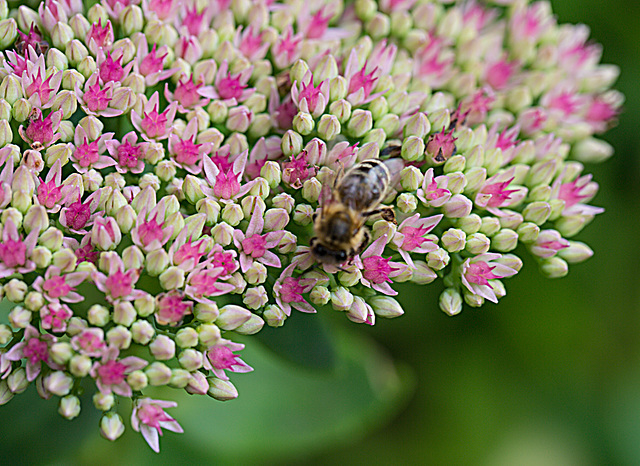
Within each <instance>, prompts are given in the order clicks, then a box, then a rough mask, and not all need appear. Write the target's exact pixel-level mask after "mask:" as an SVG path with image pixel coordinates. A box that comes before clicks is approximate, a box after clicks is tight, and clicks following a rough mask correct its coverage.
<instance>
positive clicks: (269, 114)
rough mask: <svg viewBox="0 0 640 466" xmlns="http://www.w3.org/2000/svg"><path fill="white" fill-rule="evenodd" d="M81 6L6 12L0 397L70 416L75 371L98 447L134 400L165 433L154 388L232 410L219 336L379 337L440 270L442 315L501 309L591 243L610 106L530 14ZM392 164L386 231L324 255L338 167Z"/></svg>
mask: <svg viewBox="0 0 640 466" xmlns="http://www.w3.org/2000/svg"><path fill="white" fill-rule="evenodd" d="M89 3H91V4H93V3H95V2H84V3H83V2H81V1H79V0H77V1H76V0H73V1H67V2H61V3H57V2H55V1H52V2H50V1H47V2H42V4H41V5H40V6H39V8H38V9H37V11H36V10H32V9H30V8H28V7H27V6H24V5H23V6H21V7H20V8H19V9H18V10H16V11H11V12H9V14H8V18H9V19H6V20H4V21H2V22H1V24H2V25H4V27H5V33H4V34H2V40H0V98H1V101H2V105H0V238H1V241H0V296H3V297H4V299H7V300H8V301H9V302H10V304H11V306H12V308H11V310H10V311H9V313H8V316H6V317H7V319H6V321H7V322H8V323H9V325H4V324H3V325H2V326H0V327H1V328H0V343H1V345H2V348H0V378H1V380H0V387H1V388H2V393H4V394H5V396H3V398H2V400H3V402H5V401H8V400H9V399H10V398H11V397H12V396H13V395H14V394H17V393H20V392H22V391H24V390H25V389H26V387H27V385H28V384H29V383H32V382H35V383H36V384H37V386H38V387H40V388H41V390H40V393H41V394H42V396H45V397H52V396H54V397H57V398H59V401H58V402H59V412H60V413H61V415H62V416H64V417H66V418H68V419H71V418H74V417H76V416H77V415H78V414H79V411H80V408H81V407H80V404H79V401H78V400H79V398H78V396H79V395H80V393H79V390H80V388H79V387H80V386H87V384H86V383H82V384H80V383H76V382H78V379H83V378H88V379H91V381H92V383H93V386H94V387H95V394H94V396H93V400H94V405H95V406H96V408H97V409H99V410H101V411H104V415H103V418H102V421H101V423H100V430H101V433H102V435H103V436H105V437H106V438H108V439H110V440H115V439H117V438H118V437H119V436H120V435H121V434H122V432H123V431H124V429H125V425H124V422H123V419H122V417H121V416H120V415H119V414H118V413H117V406H118V405H119V404H121V403H119V402H118V401H119V399H120V398H132V399H133V406H134V409H133V414H132V417H131V422H130V424H131V426H132V427H133V428H134V430H136V431H139V432H141V434H142V435H143V437H144V439H145V440H146V441H147V443H148V444H149V445H150V447H151V448H152V449H153V450H154V451H156V452H157V451H158V450H159V437H160V436H161V435H162V433H163V430H170V431H172V432H178V433H179V432H182V428H181V427H180V425H179V424H178V422H177V421H176V420H175V419H173V418H172V417H171V416H170V415H169V414H167V413H166V412H165V409H168V408H173V407H175V406H176V403H175V402H172V401H163V400H154V399H151V398H148V397H147V396H146V394H145V392H146V390H147V387H148V386H162V385H168V386H171V387H173V388H175V389H184V390H186V391H187V392H188V393H191V394H198V395H207V394H209V395H210V396H212V397H213V398H216V399H218V400H228V399H232V398H235V397H237V396H238V392H237V390H236V388H235V386H234V385H233V383H232V382H231V379H234V378H235V377H238V376H239V374H237V373H246V372H250V371H252V370H253V368H252V367H251V366H250V365H249V363H250V362H251V361H248V362H245V361H244V360H243V359H242V350H243V349H244V344H241V343H238V342H235V341H234V339H235V338H236V337H235V335H236V334H242V335H251V334H254V333H257V332H259V331H260V329H261V328H262V327H263V325H264V324H265V322H266V324H267V325H269V326H273V327H280V326H282V325H283V324H284V323H285V321H286V319H287V318H288V317H289V316H290V315H291V313H292V312H303V313H308V314H311V313H315V312H317V311H318V310H319V308H320V307H323V306H324V307H326V308H328V307H332V308H333V309H335V310H337V311H341V312H344V314H345V316H346V317H347V318H348V319H349V320H350V321H352V322H356V323H367V324H369V325H373V324H374V323H375V321H376V316H377V317H379V318H382V317H385V318H392V317H397V316H400V315H402V314H403V313H404V311H403V309H402V307H401V305H400V303H399V302H398V301H396V299H395V298H393V296H396V295H397V294H398V291H397V289H396V284H397V283H401V282H412V283H414V284H415V286H421V285H427V284H429V283H432V282H434V281H438V280H439V279H442V281H443V282H444V283H445V285H446V289H445V291H444V292H443V293H442V295H441V296H440V299H439V306H440V308H441V309H442V310H443V311H444V312H446V313H447V314H449V315H455V314H458V313H459V312H461V311H462V310H463V308H464V307H465V305H468V306H481V305H483V304H484V303H485V302H486V301H491V302H493V303H496V302H497V301H498V300H499V298H501V297H502V296H504V295H505V293H506V288H505V284H503V279H505V278H508V277H511V276H513V275H515V274H517V273H518V271H519V270H520V268H521V267H522V264H523V259H522V258H520V257H518V256H516V255H515V254H513V253H512V251H514V250H516V248H517V246H518V245H519V244H520V243H524V244H525V246H526V248H521V249H518V250H522V251H524V252H527V253H529V254H530V256H532V257H529V258H528V260H530V259H532V258H533V259H535V260H536V262H537V263H538V264H539V266H540V269H541V271H542V273H543V274H545V275H547V276H549V277H552V278H554V277H560V276H563V275H565V274H566V273H567V271H568V266H569V264H570V263H577V262H581V261H583V260H585V259H587V258H588V257H590V256H591V255H592V254H593V251H592V250H591V249H590V248H589V246H587V245H586V244H584V243H581V242H579V241H575V240H574V239H573V237H574V236H575V235H577V234H578V233H579V232H580V231H581V230H582V228H584V227H585V226H586V225H587V224H588V223H590V222H591V221H592V220H593V219H594V217H595V216H596V215H598V214H600V213H602V212H603V209H602V208H600V207H597V206H594V205H592V202H593V199H594V197H595V196H596V194H597V191H598V184H597V183H596V182H595V181H594V180H593V179H592V176H591V175H590V174H589V173H586V172H585V167H584V165H583V164H584V163H586V162H595V161H602V160H605V159H607V158H608V157H609V156H611V155H612V152H613V150H612V148H611V147H610V146H609V145H608V144H607V143H606V142H604V141H602V140H600V139H598V138H599V136H600V135H601V134H602V133H603V132H604V131H605V130H606V129H608V128H610V127H611V126H612V125H613V124H614V123H615V120H616V118H617V115H618V113H619V112H620V108H621V105H622V103H623V100H624V98H623V96H622V95H621V94H620V93H618V92H617V91H615V90H612V89H610V87H611V85H612V84H613V82H614V81H615V78H616V77H617V74H618V71H617V69H616V68H615V67H611V66H604V65H600V64H599V63H598V61H599V58H600V55H599V53H600V49H599V48H598V47H595V46H593V45H591V44H590V43H589V42H587V34H585V31H586V29H585V28H584V27H582V26H571V25H562V26H560V25H558V24H557V23H556V19H555V18H554V17H553V16H552V14H551V12H550V11H549V8H548V6H547V5H546V4H545V3H543V2H537V3H532V4H529V2H527V1H526V0H521V1H517V2H506V1H500V2H497V1H496V2H487V3H478V2H444V1H443V2H440V3H441V5H433V4H431V3H429V2H414V1H405V2H394V1H381V2H370V1H365V2H356V3H355V5H354V7H353V8H345V6H344V5H343V4H342V2H341V1H333V0H329V1H326V2H321V4H319V5H305V6H304V8H302V9H300V8H298V7H299V5H298V4H297V3H296V2H271V1H266V0H259V1H257V2H254V4H255V5H252V8H254V7H255V11H252V12H251V13H248V12H247V8H248V6H247V4H246V2H244V3H243V2H241V1H239V2H236V1H234V0H231V1H224V2H222V1H221V2H218V4H217V6H216V7H215V8H214V7H210V6H204V7H203V5H204V3H206V2H204V3H203V2H196V1H195V0H186V1H182V2H180V1H177V0H167V1H155V0H152V1H143V2H142V3H141V4H140V2H137V1H132V2H119V1H112V0H102V1H99V2H98V3H97V4H95V5H93V6H91V7H89ZM436 17H437V18H438V21H436V20H435V19H436ZM12 18H16V19H15V20H14V19H12ZM549 76H552V77H553V79H548V77H549ZM390 153H391V154H396V155H390ZM390 156H393V157H396V158H397V163H395V166H397V167H398V170H397V172H398V173H397V176H394V179H393V181H392V183H391V186H389V190H388V193H387V196H386V199H384V204H385V205H387V206H390V208H393V209H394V211H395V215H396V217H397V222H396V223H393V222H390V221H388V220H387V218H388V216H386V217H384V218H381V217H380V216H373V217H371V221H370V222H368V224H369V225H368V226H367V229H368V230H370V237H371V239H370V240H369V242H368V243H367V244H363V245H362V246H363V247H362V248H361V250H360V253H359V254H356V255H355V256H354V257H353V258H351V259H350V260H348V261H345V262H344V263H343V264H340V265H339V266H338V267H336V266H332V265H322V264H316V263H315V262H314V259H313V256H311V254H310V247H309V243H310V239H311V237H313V236H314V227H313V225H314V218H315V215H316V214H321V210H319V208H320V207H321V206H322V205H324V203H325V202H330V200H328V199H329V198H331V195H330V194H331V187H332V186H333V185H334V180H335V179H336V177H338V176H340V175H341V174H343V173H344V172H345V171H346V170H348V169H349V168H351V167H353V166H354V165H355V164H357V163H358V162H361V161H363V160H366V159H371V158H388V157H390ZM307 318H315V317H314V316H308V317H307ZM142 347H147V348H142ZM141 355H144V357H142V356H141Z"/></svg>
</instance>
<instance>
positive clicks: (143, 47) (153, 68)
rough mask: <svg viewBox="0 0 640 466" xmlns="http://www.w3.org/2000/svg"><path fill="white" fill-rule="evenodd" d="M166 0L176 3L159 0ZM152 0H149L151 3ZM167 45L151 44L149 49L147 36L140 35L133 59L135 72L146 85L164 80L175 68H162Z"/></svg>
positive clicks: (172, 0)
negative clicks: (141, 77) (157, 46)
mask: <svg viewBox="0 0 640 466" xmlns="http://www.w3.org/2000/svg"><path fill="white" fill-rule="evenodd" d="M160 1H167V2H169V3H171V4H176V2H175V1H174V0H160ZM153 3H154V0H152V1H151V4H153ZM167 50H168V47H167V46H166V45H163V46H162V47H159V48H158V49H157V50H156V44H153V47H152V48H151V51H149V47H148V45H147V38H146V36H145V35H144V34H142V35H141V37H140V38H139V41H138V48H137V51H136V58H135V59H134V60H133V63H134V65H133V66H134V68H133V70H134V71H135V72H136V73H139V74H141V75H142V76H144V78H145V84H146V85H147V86H154V85H156V84H158V83H159V82H160V81H164V80H166V79H168V78H170V77H171V76H172V75H173V74H174V73H175V72H176V71H177V68H171V69H168V70H165V69H164V59H165V58H166V56H167V54H168V52H167Z"/></svg>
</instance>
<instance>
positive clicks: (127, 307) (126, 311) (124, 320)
mask: <svg viewBox="0 0 640 466" xmlns="http://www.w3.org/2000/svg"><path fill="white" fill-rule="evenodd" d="M136 317H137V314H136V310H135V309H134V308H133V304H131V302H130V301H118V302H116V304H114V306H113V322H114V323H116V324H119V325H124V326H125V327H130V326H131V324H133V322H134V321H135V319H136Z"/></svg>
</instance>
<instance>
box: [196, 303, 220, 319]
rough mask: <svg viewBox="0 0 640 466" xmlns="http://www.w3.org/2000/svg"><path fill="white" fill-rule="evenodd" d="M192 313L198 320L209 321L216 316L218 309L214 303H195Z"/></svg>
mask: <svg viewBox="0 0 640 466" xmlns="http://www.w3.org/2000/svg"><path fill="white" fill-rule="evenodd" d="M193 314H194V317H195V318H196V319H197V320H199V321H200V322H205V323H211V322H213V321H215V320H216V319H217V318H218V316H219V315H220V311H219V310H218V306H217V305H216V304H215V303H197V304H196V306H195V308H194V312H193Z"/></svg>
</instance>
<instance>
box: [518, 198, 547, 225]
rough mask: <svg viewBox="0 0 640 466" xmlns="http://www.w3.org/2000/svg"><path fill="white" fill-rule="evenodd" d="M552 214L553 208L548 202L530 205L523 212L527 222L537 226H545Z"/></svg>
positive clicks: (537, 202)
mask: <svg viewBox="0 0 640 466" xmlns="http://www.w3.org/2000/svg"><path fill="white" fill-rule="evenodd" d="M550 214H551V206H550V205H549V203H548V202H543V201H536V202H532V203H530V204H528V205H527V206H526V207H525V208H524V210H523V211H522V216H523V218H524V220H525V221H527V222H532V223H535V224H536V225H542V224H544V223H545V222H546V221H547V219H548V218H549V215H550Z"/></svg>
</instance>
